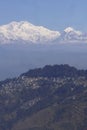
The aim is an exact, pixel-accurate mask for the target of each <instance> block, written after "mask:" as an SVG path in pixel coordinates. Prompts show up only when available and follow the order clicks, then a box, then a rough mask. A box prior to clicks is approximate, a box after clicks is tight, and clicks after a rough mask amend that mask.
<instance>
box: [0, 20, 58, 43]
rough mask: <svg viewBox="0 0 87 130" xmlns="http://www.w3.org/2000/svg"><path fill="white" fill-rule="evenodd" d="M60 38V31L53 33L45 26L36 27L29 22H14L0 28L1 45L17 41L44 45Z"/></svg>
mask: <svg viewBox="0 0 87 130" xmlns="http://www.w3.org/2000/svg"><path fill="white" fill-rule="evenodd" d="M59 36H60V33H59V32H58V31H52V30H49V29H47V28H45V27H43V26H35V25H33V24H31V23H29V22H27V21H20V22H15V21H13V22H11V23H9V24H7V25H2V26H0V42H1V43H10V42H12V41H13V42H14V41H15V40H16V42H17V41H21V42H22V41H24V42H25V43H26V42H28V43H44V42H50V41H53V40H55V39H56V38H58V37H59Z"/></svg>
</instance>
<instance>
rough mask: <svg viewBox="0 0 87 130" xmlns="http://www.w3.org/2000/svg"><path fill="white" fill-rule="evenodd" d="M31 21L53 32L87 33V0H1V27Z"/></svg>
mask: <svg viewBox="0 0 87 130" xmlns="http://www.w3.org/2000/svg"><path fill="white" fill-rule="evenodd" d="M21 20H23V21H25V20H27V21H29V22H31V23H33V24H35V25H42V26H45V27H47V28H49V29H53V30H59V31H61V30H63V29H64V28H66V27H68V26H72V27H74V28H75V29H79V30H82V31H85V32H87V30H86V29H87V0H0V25H2V24H7V23H9V22H11V21H21Z"/></svg>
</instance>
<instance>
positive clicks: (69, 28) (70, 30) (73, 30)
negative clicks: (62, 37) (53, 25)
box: [64, 27, 82, 35]
mask: <svg viewBox="0 0 87 130" xmlns="http://www.w3.org/2000/svg"><path fill="white" fill-rule="evenodd" d="M64 32H65V33H71V32H73V33H75V34H76V35H82V32H81V31H78V30H75V29H74V28H72V27H68V28H66V29H65V30H64Z"/></svg>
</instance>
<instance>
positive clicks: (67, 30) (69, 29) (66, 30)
mask: <svg viewBox="0 0 87 130" xmlns="http://www.w3.org/2000/svg"><path fill="white" fill-rule="evenodd" d="M72 31H74V28H72V27H68V28H66V29H65V30H64V32H66V33H69V32H72Z"/></svg>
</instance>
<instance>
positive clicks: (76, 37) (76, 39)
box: [58, 27, 87, 43]
mask: <svg viewBox="0 0 87 130" xmlns="http://www.w3.org/2000/svg"><path fill="white" fill-rule="evenodd" d="M58 40H59V41H60V42H64V43H70V42H72V43H80V42H87V35H86V34H85V33H82V32H81V31H78V30H75V29H74V28H72V27H68V28H66V29H65V30H64V31H63V32H62V33H61V36H60V38H59V39H58Z"/></svg>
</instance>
